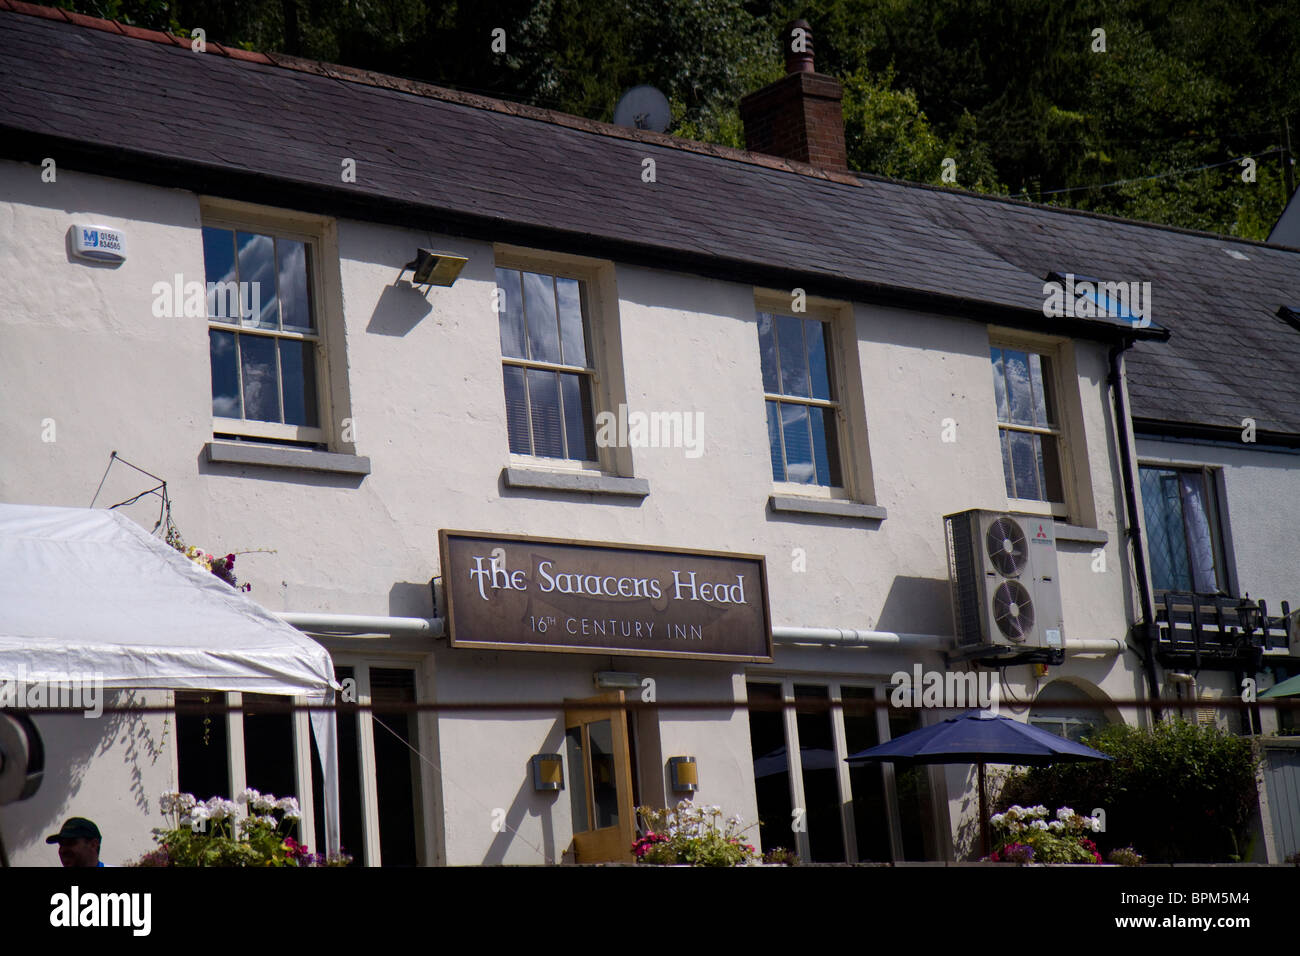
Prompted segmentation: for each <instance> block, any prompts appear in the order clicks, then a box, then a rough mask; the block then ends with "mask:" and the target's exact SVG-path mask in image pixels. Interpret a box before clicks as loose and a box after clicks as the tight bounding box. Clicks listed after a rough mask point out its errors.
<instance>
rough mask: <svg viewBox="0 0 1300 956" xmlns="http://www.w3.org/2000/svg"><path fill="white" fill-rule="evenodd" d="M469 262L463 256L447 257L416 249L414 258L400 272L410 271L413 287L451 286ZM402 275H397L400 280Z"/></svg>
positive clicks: (443, 254)
mask: <svg viewBox="0 0 1300 956" xmlns="http://www.w3.org/2000/svg"><path fill="white" fill-rule="evenodd" d="M468 261H469V260H468V259H466V258H464V257H463V256H449V255H447V254H446V253H442V252H430V251H429V250H428V249H417V250H416V251H415V258H414V259H412V260H411V261H410V262H408V263H407V264H406V265H404V266H402V272H405V271H406V270H407V269H410V270H411V272H412V273H413V275H412V276H411V282H412V284H414V285H443V286H447V285H451V284H452V283H454V282H455V281H456V277H457V276H458V275H460V270H461V269H463V268H464V267H465V263H466V262H468ZM401 275H402V273H401V272H399V273H398V274H397V276H398V278H401Z"/></svg>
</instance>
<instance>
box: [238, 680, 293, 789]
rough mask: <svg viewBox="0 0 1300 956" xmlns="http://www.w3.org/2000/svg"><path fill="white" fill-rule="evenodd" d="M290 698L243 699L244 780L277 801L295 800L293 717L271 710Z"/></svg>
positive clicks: (262, 695)
mask: <svg viewBox="0 0 1300 956" xmlns="http://www.w3.org/2000/svg"><path fill="white" fill-rule="evenodd" d="M289 700H290V698H288V697H279V698H277V697H274V696H271V695H264V694H245V695H244V778H245V781H246V786H249V787H251V788H252V789H254V790H256V791H258V792H259V793H269V794H273V795H275V796H276V797H296V796H297V795H298V778H297V776H296V775H295V773H294V742H293V715H292V714H291V713H289V712H288V711H277V710H276V709H274V708H268V707H267V706H266V705H268V704H276V703H281V704H283V703H285V702H287V701H289Z"/></svg>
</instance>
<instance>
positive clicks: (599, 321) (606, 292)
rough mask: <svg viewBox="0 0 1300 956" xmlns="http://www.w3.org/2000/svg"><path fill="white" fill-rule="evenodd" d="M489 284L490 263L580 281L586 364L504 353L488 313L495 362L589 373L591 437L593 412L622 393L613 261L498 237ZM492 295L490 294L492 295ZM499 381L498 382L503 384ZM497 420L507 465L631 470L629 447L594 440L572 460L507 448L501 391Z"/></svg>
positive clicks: (610, 406)
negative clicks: (582, 456) (590, 455)
mask: <svg viewBox="0 0 1300 956" xmlns="http://www.w3.org/2000/svg"><path fill="white" fill-rule="evenodd" d="M493 257H494V262H493V287H494V288H495V282H496V278H495V270H496V269H517V270H520V271H523V272H536V273H540V274H542V275H548V276H554V277H556V278H562V279H576V280H577V281H578V282H581V283H582V284H583V291H584V293H585V299H586V304H587V314H586V316H585V317H584V318H585V319H586V325H587V336H588V340H587V348H588V352H589V354H590V361H591V365H590V367H584V368H579V367H577V366H568V365H555V364H552V363H547V362H536V361H533V360H531V359H529V360H523V359H518V358H514V357H508V356H506V355H504V354H502V352H501V340H500V326H499V322H500V319H499V316H498V315H497V314H493V316H492V320H493V326H492V329H493V337H494V341H495V343H496V351H497V356H498V364H499V366H500V367H501V368H504V367H505V366H507V365H512V366H515V367H516V368H518V367H523V368H543V369H550V370H552V371H561V372H582V373H585V374H588V375H590V379H591V412H592V430H593V434H592V438H593V440H594V439H595V437H596V435H597V434H599V431H600V429H599V428H598V427H597V426H596V418H597V417H598V416H599V415H600V414H601V412H604V411H616V409H617V408H618V406H619V404H620V403H621V402H623V401H624V400H625V399H624V396H625V395H626V389H625V386H624V379H623V369H622V362H621V355H622V349H621V335H620V326H619V313H618V306H619V299H618V292H617V288H616V286H615V282H614V265H613V263H612V262H609V261H606V260H600V259H589V258H586V257H583V256H572V255H567V254H563V253H557V252H547V251H543V250H538V249H528V248H524V247H522V246H512V245H507V244H503V243H498V244H496V245H495V246H493ZM493 301H495V299H494V300H493ZM503 387H504V386H503ZM501 408H502V420H503V422H504V423H505V424H506V428H507V430H506V431H505V432H504V433H503V435H502V438H503V439H504V444H505V450H506V454H507V455H508V460H509V463H510V465H511V466H512V467H519V468H528V469H536V470H544V471H555V472H564V473H569V474H591V475H605V476H620V475H622V476H630V475H632V474H634V469H633V465H632V450H631V449H629V448H616V447H608V448H602V447H601V446H600V445H599V443H597V445H596V458H595V459H592V460H577V459H570V458H547V457H545V456H542V455H523V454H518V453H516V452H512V451H510V436H509V431H508V428H509V417H508V414H509V413H508V412H507V411H506V409H505V397H504V394H502V406H501Z"/></svg>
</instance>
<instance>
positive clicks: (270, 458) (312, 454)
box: [205, 441, 370, 475]
mask: <svg viewBox="0 0 1300 956" xmlns="http://www.w3.org/2000/svg"><path fill="white" fill-rule="evenodd" d="M205 451H206V452H207V457H208V461H210V462H212V463H213V464H220V465H257V466H260V467H264V468H293V469H296V470H298V471H323V472H327V473H329V474H335V475H368V474H370V459H369V458H366V457H362V456H358V455H340V454H338V453H336V452H330V451H316V450H315V449H310V448H277V447H274V446H272V445H257V444H253V443H251V442H250V443H245V442H235V441H211V442H208V444H207V445H206V446H205Z"/></svg>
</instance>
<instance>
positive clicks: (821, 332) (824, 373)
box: [804, 320, 832, 402]
mask: <svg viewBox="0 0 1300 956" xmlns="http://www.w3.org/2000/svg"><path fill="white" fill-rule="evenodd" d="M827 332H828V329H827V324H826V323H825V322H817V321H812V320H809V321H807V322H805V323H804V333H805V335H806V337H807V339H808V368H809V370H810V372H811V376H812V395H813V398H820V399H824V400H825V401H828V402H829V401H831V398H832V396H831V366H830V345H831V343H830V336H829V335H828V334H827Z"/></svg>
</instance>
